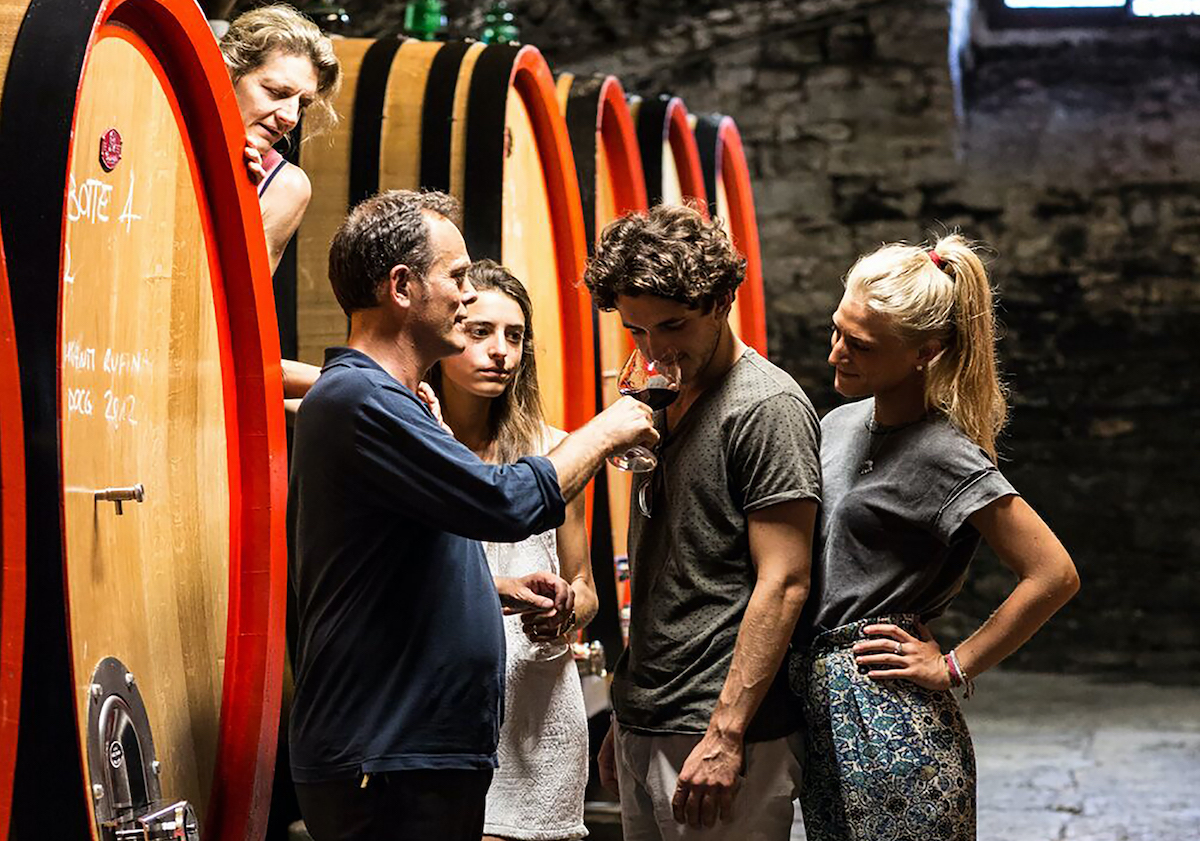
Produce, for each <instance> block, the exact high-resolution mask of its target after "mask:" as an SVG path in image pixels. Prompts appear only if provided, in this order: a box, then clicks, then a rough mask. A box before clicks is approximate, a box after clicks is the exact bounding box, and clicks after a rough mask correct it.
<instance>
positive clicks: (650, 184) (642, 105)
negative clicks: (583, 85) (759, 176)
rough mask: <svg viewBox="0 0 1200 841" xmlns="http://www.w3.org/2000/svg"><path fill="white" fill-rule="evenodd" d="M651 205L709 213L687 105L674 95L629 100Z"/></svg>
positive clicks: (702, 174) (698, 155)
mask: <svg viewBox="0 0 1200 841" xmlns="http://www.w3.org/2000/svg"><path fill="white" fill-rule="evenodd" d="M629 107H630V111H631V112H632V113H633V116H634V121H635V123H636V125H637V136H638V146H639V147H640V149H641V153H642V168H643V170H644V171H645V175H646V195H647V198H648V199H649V201H650V204H651V205H656V204H688V205H691V206H693V207H695V208H696V209H697V210H699V211H700V212H701V213H703V214H705V215H707V214H708V195H707V193H706V192H705V190H704V172H703V169H702V168H701V166H700V152H699V149H698V148H697V147H696V137H695V135H694V134H693V133H692V129H691V126H690V125H689V123H688V111H687V106H686V105H684V103H683V100H682V99H680V98H679V97H677V96H660V97H657V98H655V99H644V100H643V99H638V98H636V97H634V98H631V100H630V105H629Z"/></svg>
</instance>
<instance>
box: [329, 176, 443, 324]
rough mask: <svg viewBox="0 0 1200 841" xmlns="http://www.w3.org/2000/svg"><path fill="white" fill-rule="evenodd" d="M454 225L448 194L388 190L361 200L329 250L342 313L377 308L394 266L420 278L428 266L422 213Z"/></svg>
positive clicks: (332, 280)
mask: <svg viewBox="0 0 1200 841" xmlns="http://www.w3.org/2000/svg"><path fill="white" fill-rule="evenodd" d="M426 211H427V212H429V213H434V214H437V215H438V216H442V217H445V218H446V219H449V220H450V221H451V222H453V223H454V224H456V225H457V224H458V222H459V218H460V215H461V214H460V210H459V205H458V201H457V200H455V199H454V197H453V196H448V195H446V194H445V193H438V192H435V191H432V190H429V191H425V192H414V191H412V190H387V191H385V192H382V193H376V194H375V195H373V196H371V197H370V198H368V199H364V200H363V201H362V202H360V203H359V204H358V205H356V206H355V208H354V209H353V210H351V211H350V215H349V216H347V217H346V218H345V220H344V221H343V222H342V224H341V225H340V226H339V227H338V230H337V233H336V234H334V235H333V242H332V243H331V244H330V246H329V282H330V284H332V286H333V294H334V295H335V296H336V297H337V301H338V303H339V304H341V307H342V309H343V310H344V311H345V313H346V315H350V314H351V313H353V312H355V311H357V310H366V309H371V308H372V307H376V306H379V290H380V287H381V286H382V285H383V283H384V282H385V281H386V280H387V278H388V275H389V274H391V271H392V267H394V266H400V265H404V266H408V267H409V268H410V269H411V270H412V271H413V272H414V273H415V274H416V275H417V276H418V277H424V276H425V274H426V273H427V272H428V271H429V266H430V264H431V263H432V262H433V251H432V249H431V248H430V247H429V226H428V225H427V224H426V223H425V218H424V214H425V212H426Z"/></svg>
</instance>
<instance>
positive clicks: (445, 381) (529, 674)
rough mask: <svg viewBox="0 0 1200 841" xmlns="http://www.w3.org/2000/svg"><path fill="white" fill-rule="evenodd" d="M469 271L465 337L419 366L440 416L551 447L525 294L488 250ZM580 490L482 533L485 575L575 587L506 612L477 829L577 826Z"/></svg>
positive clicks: (591, 594) (492, 442)
mask: <svg viewBox="0 0 1200 841" xmlns="http://www.w3.org/2000/svg"><path fill="white" fill-rule="evenodd" d="M466 278H467V280H468V281H470V283H471V285H472V286H474V287H475V290H476V291H477V293H478V298H477V299H476V301H475V302H474V303H473V304H471V305H470V306H469V307H468V310H467V319H466V322H465V323H464V325H463V329H464V331H465V332H466V335H467V347H466V350H464V351H463V352H462V354H460V355H458V356H454V357H450V358H449V359H444V360H442V361H441V362H440V363H438V364H437V365H435V366H434V367H433V369H432V370H431V371H430V374H429V376H428V378H427V379H428V380H429V382H430V383H431V384H432V385H433V388H434V391H435V392H436V393H437V396H438V399H439V400H440V402H441V411H442V418H443V420H444V422H445V423H446V424H447V425H448V426H449V427H450V429H451V430H452V431H453V432H454V435H455V437H457V438H458V440H459V441H461V442H462V443H464V444H466V445H467V446H468V447H469V448H471V449H472V450H473V451H474V452H475V453H476V455H478V456H479V457H480V458H481V459H483V460H484V461H487V462H492V463H496V464H504V463H509V462H513V461H516V460H517V459H519V458H521V457H522V456H527V455H539V454H544V453H546V452H548V451H549V450H550V449H551V448H553V447H554V446H555V445H557V444H558V442H559V441H560V440H562V438H563V437H564V436H565V433H563V432H561V431H560V430H557V429H553V428H552V427H550V426H548V425H547V424H546V422H545V420H544V419H543V416H542V404H541V397H540V395H539V393H538V383H537V362H536V359H535V355H534V337H533V306H532V303H531V301H530V299H529V294H528V292H527V291H526V290H525V287H524V286H522V285H521V282H520V281H519V280H517V279H516V278H515V277H513V275H512V274H511V273H509V272H508V270H507V269H505V268H503V267H501V266H499V265H497V264H496V263H493V262H492V261H490V260H480V261H478V262H476V263H473V264H472V265H471V267H470V268H469V269H468V270H467V275H466ZM583 504H584V503H583V496H582V494H581V495H580V496H579V497H578V498H577V499H576V500H575V501H574V502H573V503H571V505H570V506H569V507H568V509H567V518H566V522H564V523H563V525H562V526H561V527H560V528H558V529H557V530H555V531H550V532H546V533H544V534H539V535H534V536H533V537H530V538H528V539H526V540H523V541H521V542H520V543H515V544H507V543H486V544H484V550H485V553H486V555H487V559H488V565H489V566H490V567H491V572H492V574H493V575H494V576H497V577H504V576H522V575H527V574H529V573H531V572H535V571H537V570H548V571H550V572H553V573H555V574H557V575H559V576H561V577H562V578H564V579H565V580H566V581H567V582H568V583H569V584H570V586H571V589H572V590H574V591H575V606H574V612H573V613H571V614H569V615H567V616H559V615H556V614H555V613H553V612H548V613H541V614H537V613H534V614H524V615H523V616H520V617H518V616H509V617H506V618H505V637H506V643H507V658H508V659H507V668H506V680H505V684H506V685H505V720H504V725H503V727H502V728H501V730H500V746H499V750H498V756H499V761H500V767H499V769H498V770H497V771H496V774H495V776H494V777H493V778H492V785H491V788H490V789H489V791H488V799H487V814H486V818H485V820H484V833H485V835H484V837H485V838H489V837H494V838H514V839H566V838H581V837H583V836H584V835H585V834H586V830H585V829H584V827H583V789H584V786H585V785H586V783H587V747H588V745H587V716H586V712H585V710H584V704H583V689H582V687H581V685H580V682H579V675H578V672H577V670H576V668H575V663H574V659H573V657H572V656H571V650H570V645H569V643H570V637H569V635H570V634H571V633H572V632H573V631H574V630H575V629H577V628H580V627H583V626H584V625H586V624H587V623H588V622H590V621H591V619H592V617H593V616H595V614H596V609H597V606H598V602H597V599H596V587H595V584H594V583H593V581H592V573H591V563H590V560H589V557H588V547H587V534H586V532H585V530H584V509H583Z"/></svg>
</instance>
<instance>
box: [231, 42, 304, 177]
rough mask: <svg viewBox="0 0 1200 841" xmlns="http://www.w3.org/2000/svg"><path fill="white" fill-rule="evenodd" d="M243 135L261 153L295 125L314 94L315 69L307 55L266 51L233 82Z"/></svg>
mask: <svg viewBox="0 0 1200 841" xmlns="http://www.w3.org/2000/svg"><path fill="white" fill-rule="evenodd" d="M233 92H234V94H235V95H236V96H237V104H238V109H239V110H240V111H241V112H242V124H243V125H245V127H246V136H247V137H248V138H249V139H250V142H251V143H253V144H254V146H255V148H256V149H258V151H259V152H262V153H265V152H266V151H267V150H268V149H269V148H271V147H272V146H274V145H275V144H276V143H278V142H279V141H280V140H281V139H282V138H283V136H284V135H285V134H287V133H288V132H289V131H291V130H292V129H294V128H295V127H296V124H297V123H299V122H300V117H301V115H302V114H303V113H304V109H306V108H307V107H308V106H309V105H311V104H312V103H313V100H315V99H316V97H317V69H316V68H315V67H314V66H313V63H312V61H311V60H309V59H308V58H305V57H304V56H299V55H291V54H286V53H282V52H280V51H278V50H276V51H274V52H272V53H270V54H269V55H268V56H267V58H266V60H265V61H264V62H263V63H262V64H261V65H259V66H258V67H256V68H255V69H254V70H251V71H250V72H249V73H247V74H246V75H244V76H242V77H241V78H240V79H238V80H237V81H236V82H235V83H234V85H233Z"/></svg>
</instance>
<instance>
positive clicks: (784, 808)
mask: <svg viewBox="0 0 1200 841" xmlns="http://www.w3.org/2000/svg"><path fill="white" fill-rule="evenodd" d="M700 739H701V736H700V734H695V735H662V736H652V735H648V734H642V733H634V732H631V731H628V730H622V729H621V728H620V726H619V725H618V724H617V723H616V721H613V748H614V750H615V752H616V757H615V758H616V765H617V781H618V784H619V787H620V792H621V827H622V831H623V833H624V836H625V841H668V839H681V841H682V839H687V840H688V841H787V839H788V837H789V835H790V833H791V829H792V802H793V801H794V800H795V799H796V796H797V795H798V794H799V790H800V764H799V763H798V762H797V761H796V751H797V748H798V745H799V737H798V736H789V737H787V738H783V739H775V740H773V741H769V742H754V743H752V744H748V745H746V767H745V770H744V772H743V775H742V781H741V785H740V786H739V787H738V790H737V793H736V794H735V795H734V800H733V820H732V821H730V822H729V823H722V822H720V821H718V822H717V823H716V824H715V825H714V826H712V827H703V828H701V829H692V828H691V827H689V826H688V825H687V824H682V823H677V822H676V820H675V817H674V815H673V814H672V812H671V797H672V796H673V795H674V794H675V782H676V780H677V779H678V778H679V772H680V771H681V770H682V769H683V763H684V762H685V761H686V760H687V758H688V755H689V754H691V752H692V749H693V748H694V747H695V746H696V745H697V744H699V742H700Z"/></svg>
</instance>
